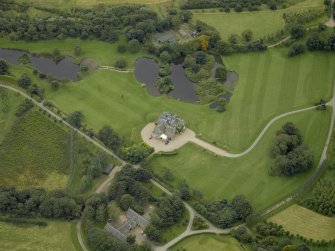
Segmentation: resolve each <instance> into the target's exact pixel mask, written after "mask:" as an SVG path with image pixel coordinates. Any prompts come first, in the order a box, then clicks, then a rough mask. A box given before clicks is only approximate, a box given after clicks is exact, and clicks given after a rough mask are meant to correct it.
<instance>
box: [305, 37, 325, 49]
mask: <svg viewBox="0 0 335 251" xmlns="http://www.w3.org/2000/svg"><path fill="white" fill-rule="evenodd" d="M306 46H307V48H308V50H310V51H316V50H323V49H324V47H325V42H324V41H322V40H321V39H320V37H319V35H318V34H317V33H316V32H314V33H313V34H312V35H311V36H310V37H309V38H308V39H307V42H306Z"/></svg>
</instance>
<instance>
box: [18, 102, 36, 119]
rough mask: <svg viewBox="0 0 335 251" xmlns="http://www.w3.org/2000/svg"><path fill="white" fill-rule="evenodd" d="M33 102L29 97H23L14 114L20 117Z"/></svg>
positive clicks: (31, 106)
mask: <svg viewBox="0 0 335 251" xmlns="http://www.w3.org/2000/svg"><path fill="white" fill-rule="evenodd" d="M33 106H34V105H33V102H32V101H31V100H30V99H25V100H24V101H23V102H22V103H21V104H20V105H19V107H18V108H17V110H16V112H15V116H17V117H20V116H22V115H23V114H25V113H26V112H27V111H29V110H30V109H31V108H33Z"/></svg>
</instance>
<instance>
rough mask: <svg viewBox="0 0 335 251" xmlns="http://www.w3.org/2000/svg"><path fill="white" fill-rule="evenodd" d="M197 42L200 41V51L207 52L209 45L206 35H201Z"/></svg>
mask: <svg viewBox="0 0 335 251" xmlns="http://www.w3.org/2000/svg"><path fill="white" fill-rule="evenodd" d="M199 41H200V46H201V50H203V51H207V50H208V45H209V37H208V36H206V35H201V36H200V37H199Z"/></svg>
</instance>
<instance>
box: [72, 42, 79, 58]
mask: <svg viewBox="0 0 335 251" xmlns="http://www.w3.org/2000/svg"><path fill="white" fill-rule="evenodd" d="M73 54H74V55H75V56H76V57H80V55H81V47H80V46H79V45H77V46H76V47H75V48H74V51H73Z"/></svg>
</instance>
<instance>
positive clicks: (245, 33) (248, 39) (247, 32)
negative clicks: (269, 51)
mask: <svg viewBox="0 0 335 251" xmlns="http://www.w3.org/2000/svg"><path fill="white" fill-rule="evenodd" d="M252 37H253V33H252V31H251V30H245V31H243V32H242V38H243V40H244V41H245V42H251V40H252Z"/></svg>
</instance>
